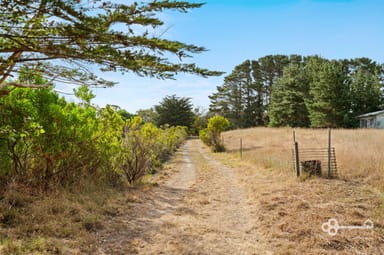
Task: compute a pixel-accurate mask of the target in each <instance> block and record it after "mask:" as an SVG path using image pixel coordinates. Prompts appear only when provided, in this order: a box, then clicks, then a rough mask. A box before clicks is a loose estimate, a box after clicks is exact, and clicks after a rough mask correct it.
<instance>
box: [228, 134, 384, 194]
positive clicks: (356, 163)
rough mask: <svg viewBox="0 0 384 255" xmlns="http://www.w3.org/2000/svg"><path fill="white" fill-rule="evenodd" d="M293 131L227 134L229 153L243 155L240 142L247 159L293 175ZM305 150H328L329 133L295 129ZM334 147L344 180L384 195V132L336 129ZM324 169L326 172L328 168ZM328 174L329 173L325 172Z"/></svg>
mask: <svg viewBox="0 0 384 255" xmlns="http://www.w3.org/2000/svg"><path fill="white" fill-rule="evenodd" d="M293 130H294V129H291V128H252V129H242V130H235V131H229V132H226V133H224V134H223V136H224V143H225V146H226V148H227V150H228V151H229V152H232V153H237V154H239V148H240V138H242V144H243V158H244V160H247V161H251V162H252V163H254V164H255V165H257V166H259V167H263V168H267V169H274V170H280V171H281V173H282V174H288V175H291V174H292V173H293V171H294V170H293V162H292V161H293V159H292V150H293V138H292V137H293V136H292V133H293ZM295 133H296V141H297V142H298V143H299V149H301V148H327V146H328V130H327V129H295ZM332 147H335V150H336V159H337V165H338V174H339V177H340V178H341V179H346V180H353V181H359V182H365V183H368V184H370V185H372V186H374V187H375V188H377V189H379V190H381V191H384V153H383V152H384V130H377V129H353V130H351V129H349V130H347V129H334V130H332ZM324 168H326V167H325V166H324ZM323 170H324V171H325V170H326V169H323Z"/></svg>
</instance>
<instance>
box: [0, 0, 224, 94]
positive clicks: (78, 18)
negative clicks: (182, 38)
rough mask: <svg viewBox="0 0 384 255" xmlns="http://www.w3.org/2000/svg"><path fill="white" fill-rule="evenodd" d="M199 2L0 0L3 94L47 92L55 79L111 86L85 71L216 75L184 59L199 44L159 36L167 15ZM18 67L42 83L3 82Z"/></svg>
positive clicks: (0, 86) (200, 49)
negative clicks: (16, 89)
mask: <svg viewBox="0 0 384 255" xmlns="http://www.w3.org/2000/svg"><path fill="white" fill-rule="evenodd" d="M202 5H203V4H201V3H189V2H187V1H169V0H162V1H156V0H152V1H148V2H145V3H140V4H139V3H136V2H134V3H131V4H125V3H123V2H110V1H104V0H94V1H88V0H39V1H35V0H4V1H1V2H0V45H1V46H0V92H1V94H8V93H9V89H7V87H6V86H8V87H9V86H13V87H14V86H17V87H42V86H45V87H47V86H48V85H50V84H52V82H53V81H60V82H68V83H71V84H74V83H77V84H81V85H99V86H112V85H113V83H111V82H109V81H106V80H104V79H100V78H98V77H96V76H95V74H94V73H93V72H91V71H90V68H89V65H90V64H91V65H92V64H93V65H95V66H97V67H98V69H99V70H101V71H120V72H133V73H135V74H138V75H141V76H150V77H157V78H173V77H174V75H175V74H177V73H179V72H184V73H193V74H198V75H202V76H211V75H219V74H221V73H220V72H215V71H209V70H207V69H203V68H199V67H197V66H196V65H195V64H193V63H182V62H179V61H171V60H170V59H171V57H172V58H174V59H176V58H178V59H180V60H183V59H185V58H188V57H191V55H193V54H196V53H201V52H204V51H205V50H206V49H205V48H203V47H199V46H195V45H191V44H186V43H183V42H179V41H176V40H167V39H163V38H161V34H160V33H159V32H158V31H159V30H160V28H161V27H162V26H163V25H164V22H163V21H162V19H161V17H160V14H161V13H162V12H164V11H179V12H187V11H188V10H190V9H193V8H199V7H201V6H202ZM23 66H28V68H29V69H31V70H33V71H34V72H41V73H43V76H44V78H45V79H46V81H47V82H46V83H45V84H39V85H36V84H30V83H21V82H9V81H8V82H7V79H9V78H12V77H13V78H14V77H17V76H18V73H19V72H20V70H21V69H22V67H23Z"/></svg>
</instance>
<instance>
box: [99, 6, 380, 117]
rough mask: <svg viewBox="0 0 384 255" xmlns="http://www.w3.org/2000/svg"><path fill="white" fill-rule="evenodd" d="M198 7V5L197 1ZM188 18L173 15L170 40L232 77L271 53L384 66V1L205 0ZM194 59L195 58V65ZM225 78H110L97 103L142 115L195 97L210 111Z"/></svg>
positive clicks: (204, 64) (167, 34) (169, 18)
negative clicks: (170, 98)
mask: <svg viewBox="0 0 384 255" xmlns="http://www.w3.org/2000/svg"><path fill="white" fill-rule="evenodd" d="M195 2H198V1H195ZM205 2H206V5H204V6H203V7H202V8H199V9H195V10H192V11H191V12H189V13H187V14H179V13H173V12H172V13H167V14H165V15H164V19H165V20H166V22H167V24H166V25H165V27H164V28H163V31H159V33H161V32H164V31H166V32H165V34H164V35H163V36H164V37H165V38H167V39H172V40H179V41H183V42H187V43H193V44H195V45H199V46H204V47H206V48H208V49H209V51H207V52H205V53H202V54H199V55H195V56H194V58H193V59H192V61H193V62H195V63H197V64H198V65H199V66H201V67H206V68H210V69H213V70H220V71H224V72H226V73H227V74H229V73H230V72H231V71H232V70H233V68H234V67H235V66H236V65H239V64H241V63H242V62H243V61H244V60H246V59H258V58H260V57H263V56H265V55H268V54H288V55H289V54H301V55H315V54H317V55H321V56H323V57H325V58H330V59H340V58H355V57H368V58H371V59H373V60H374V61H377V62H379V63H384V15H383V13H384V1H383V0H334V1H332V0H232V1H227V0H221V1H220V0H206V1H205ZM188 61H190V60H188ZM225 75H226V74H224V75H223V76H221V77H211V78H201V77H199V76H194V75H179V76H178V77H177V80H171V81H169V80H168V81H163V80H157V79H149V78H140V77H137V76H135V75H134V74H125V75H120V74H118V73H104V74H102V77H103V78H105V79H109V80H113V81H117V82H119V85H117V86H115V87H113V88H108V89H101V88H100V89H95V90H94V91H95V93H96V98H95V99H94V103H96V104H98V105H100V106H104V105H105V104H107V103H109V104H116V105H119V106H120V107H122V108H124V109H126V110H128V111H129V112H132V113H134V112H136V111H137V110H138V109H147V108H150V107H152V106H153V105H155V104H158V103H159V102H160V101H161V99H162V98H163V97H165V96H166V95H172V94H176V95H177V96H181V97H190V98H192V102H193V104H194V106H196V107H200V108H203V109H208V105H209V99H208V95H210V94H212V93H213V92H215V90H216V86H218V85H221V84H222V82H223V78H224V76H225Z"/></svg>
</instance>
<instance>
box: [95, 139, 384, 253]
mask: <svg viewBox="0 0 384 255" xmlns="http://www.w3.org/2000/svg"><path fill="white" fill-rule="evenodd" d="M221 162H224V164H225V165H224V164H223V163H221ZM229 165H231V166H232V167H230V166H229ZM330 191H332V192H330ZM335 194H337V196H335ZM381 199H382V198H381V196H380V194H377V192H375V191H372V190H371V189H369V187H367V186H366V185H364V184H359V183H356V182H348V181H345V180H341V179H334V180H326V179H321V178H315V179H310V180H308V181H305V182H301V181H298V180H296V178H289V176H287V175H285V174H278V172H271V171H267V170H265V169H264V170H260V169H257V168H255V167H254V166H253V165H252V164H249V163H246V162H243V161H237V160H236V159H235V158H234V157H232V156H229V154H218V155H215V154H212V153H211V152H210V151H209V150H208V149H207V147H206V146H204V145H203V144H202V143H201V142H200V141H199V140H188V141H187V142H186V144H185V145H184V146H183V147H182V148H180V149H179V151H178V152H177V153H176V155H175V156H174V157H173V159H172V160H171V162H169V163H167V164H166V167H165V169H163V170H162V171H160V172H159V173H158V174H156V175H155V176H154V178H153V180H152V181H151V184H145V185H141V186H140V185H139V186H137V187H135V188H132V190H130V191H128V192H127V193H126V195H125V196H124V198H123V199H121V200H119V201H115V202H114V203H115V204H113V205H109V208H110V209H108V211H107V214H110V217H109V219H110V220H109V221H108V222H107V223H106V224H104V226H105V227H104V229H103V230H101V231H99V232H97V233H96V235H97V236H96V238H97V240H99V241H98V244H97V248H96V249H97V251H98V253H97V254H98V255H104V254H108V255H110V254H113V255H122V254H127V255H128V254H145V255H147V254H148V255H149V254H166V255H168V254H188V255H190V254H202V255H205V254H212V255H215V254H244V255H248V254H261V255H263V254H313V255H314V254H359V255H360V254H384V253H383V251H384V246H383V244H384V242H383V241H384V234H383V233H384V232H383V231H384V227H383V226H384V222H383V221H382V217H380V216H379V215H380V214H377V212H379V211H378V210H377V209H378V208H380V206H382V205H381V204H382V202H381ZM332 217H337V218H338V219H339V220H340V222H345V223H347V224H351V225H359V224H361V222H364V220H366V219H372V221H373V222H374V223H375V228H374V229H373V230H370V231H356V230H355V231H354V230H350V231H340V233H339V234H338V235H337V236H334V237H332V236H329V235H328V234H327V233H324V232H323V231H322V230H321V226H322V223H324V222H326V221H327V220H328V219H329V218H332Z"/></svg>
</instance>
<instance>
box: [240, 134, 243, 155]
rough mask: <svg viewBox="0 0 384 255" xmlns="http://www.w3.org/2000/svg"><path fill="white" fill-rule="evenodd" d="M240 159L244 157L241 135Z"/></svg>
mask: <svg viewBox="0 0 384 255" xmlns="http://www.w3.org/2000/svg"><path fill="white" fill-rule="evenodd" d="M240 159H241V160H242V159H243V138H242V137H240Z"/></svg>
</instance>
